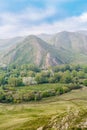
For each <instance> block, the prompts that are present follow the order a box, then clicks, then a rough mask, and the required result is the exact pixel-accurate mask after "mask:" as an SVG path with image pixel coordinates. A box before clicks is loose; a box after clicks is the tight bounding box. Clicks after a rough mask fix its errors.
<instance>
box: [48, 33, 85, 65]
mask: <svg viewBox="0 0 87 130" xmlns="http://www.w3.org/2000/svg"><path fill="white" fill-rule="evenodd" d="M46 40H47V42H48V43H49V44H51V45H53V46H54V47H55V48H56V49H59V50H60V51H62V52H64V51H66V52H67V55H65V57H68V59H71V61H72V62H73V63H87V35H86V34H83V33H80V32H67V31H63V32H59V33H57V34H54V35H52V37H51V38H50V39H49V38H48V39H46ZM61 54H62V53H61ZM69 57H70V58H69ZM71 61H70V60H68V62H67V61H66V62H67V63H69V62H71Z"/></svg>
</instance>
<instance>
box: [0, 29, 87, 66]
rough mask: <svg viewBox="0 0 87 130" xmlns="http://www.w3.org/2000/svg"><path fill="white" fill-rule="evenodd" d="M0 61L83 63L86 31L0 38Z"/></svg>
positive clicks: (6, 62) (47, 64)
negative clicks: (84, 32)
mask: <svg viewBox="0 0 87 130" xmlns="http://www.w3.org/2000/svg"><path fill="white" fill-rule="evenodd" d="M0 52H1V53H0V61H1V62H0V65H8V64H18V65H21V64H35V65H38V66H41V67H48V66H54V65H58V64H65V63H85V64H86V63H87V35H86V34H83V33H80V32H66V31H63V32H59V33H57V34H52V35H49V34H41V35H38V36H35V35H29V36H27V37H17V38H12V39H6V40H0Z"/></svg>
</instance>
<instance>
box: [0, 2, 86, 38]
mask: <svg viewBox="0 0 87 130" xmlns="http://www.w3.org/2000/svg"><path fill="white" fill-rule="evenodd" d="M78 30H87V0H0V39H2V38H9V37H16V36H25V35H30V34H35V35H38V34H41V33H46V34H53V33H58V32H60V31H78Z"/></svg>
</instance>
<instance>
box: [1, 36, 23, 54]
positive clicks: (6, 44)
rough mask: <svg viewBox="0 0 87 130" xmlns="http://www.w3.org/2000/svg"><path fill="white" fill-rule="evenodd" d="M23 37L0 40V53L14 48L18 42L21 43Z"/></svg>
mask: <svg viewBox="0 0 87 130" xmlns="http://www.w3.org/2000/svg"><path fill="white" fill-rule="evenodd" d="M23 39H24V37H15V38H10V39H0V52H3V51H5V50H8V49H10V48H11V47H13V46H15V45H16V44H17V43H18V42H21V41H22V40H23Z"/></svg>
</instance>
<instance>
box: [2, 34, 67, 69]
mask: <svg viewBox="0 0 87 130" xmlns="http://www.w3.org/2000/svg"><path fill="white" fill-rule="evenodd" d="M62 59H63V57H62V56H61V53H60V52H58V49H56V48H54V47H53V46H52V45H49V44H48V43H46V42H45V41H43V40H42V39H40V38H38V37H36V36H34V35H30V36H28V37H26V38H25V39H24V40H23V41H22V42H19V43H18V44H17V45H16V46H14V47H13V48H11V49H10V50H9V51H7V52H6V53H3V55H2V57H1V61H2V63H3V64H11V63H13V64H18V65H21V64H25V63H27V64H28V63H30V64H36V65H38V66H42V67H48V66H52V65H57V64H62V63H65V61H64V60H62Z"/></svg>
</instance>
